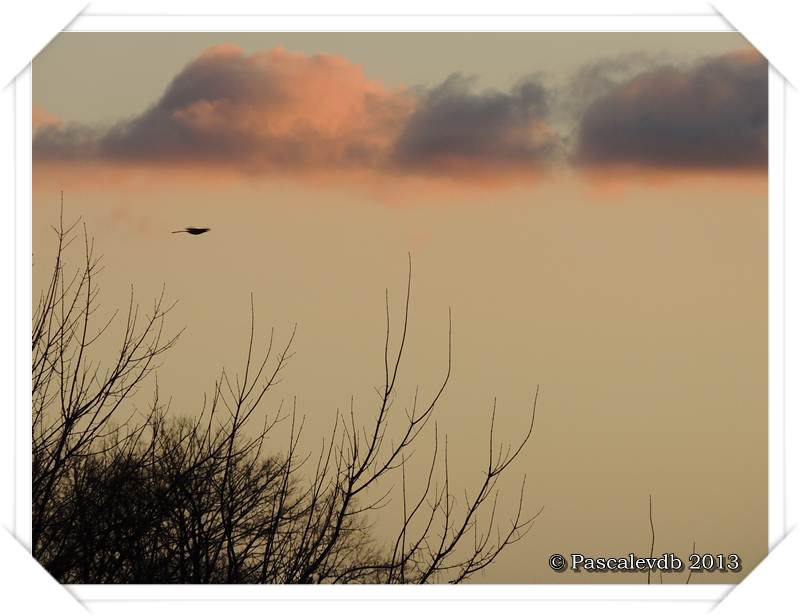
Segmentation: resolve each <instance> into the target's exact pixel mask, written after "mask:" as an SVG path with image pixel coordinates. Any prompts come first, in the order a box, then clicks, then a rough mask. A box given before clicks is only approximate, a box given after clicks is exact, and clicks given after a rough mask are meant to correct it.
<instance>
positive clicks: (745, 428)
mask: <svg viewBox="0 0 800 616" xmlns="http://www.w3.org/2000/svg"><path fill="white" fill-rule="evenodd" d="M766 83H767V67H766V62H765V61H764V60H763V58H761V57H760V56H759V55H758V54H757V53H755V52H754V51H753V50H752V49H751V48H750V47H749V45H748V44H747V42H746V41H745V40H744V39H743V38H742V37H740V36H739V35H736V34H727V33H725V34H722V33H701V34H677V33H675V34H662V33H643V34H626V33H608V34H605V33H604V34H571V33H547V34H544V33H513V34H512V33H508V34H435V33H434V34H387V33H380V34H354V33H350V34H346V33H342V34H323V33H315V34H277V33H275V34H273V33H246V34H231V33H221V34H213V33H209V34H205V33H202V34H201V33H198V34H127V33H125V34H123V33H110V34H84V33H70V34H62V35H61V36H59V37H58V38H57V39H56V40H55V41H54V42H53V43H52V44H51V45H49V46H48V47H47V48H46V49H45V50H44V51H43V52H42V53H41V54H40V55H39V56H38V57H37V59H36V60H35V61H34V64H33V100H34V124H35V125H36V126H35V128H36V131H35V134H34V198H33V245H34V253H35V259H34V263H35V265H34V272H33V274H34V289H35V290H36V289H37V288H38V287H37V284H40V283H41V281H42V279H43V277H44V276H46V275H47V274H48V271H47V269H46V267H47V264H48V263H49V258H50V257H51V256H52V253H53V242H52V231H51V230H50V225H51V224H53V223H54V221H55V216H56V214H57V209H58V194H59V191H60V190H61V189H63V190H64V191H65V211H66V215H67V217H68V218H69V217H77V216H82V217H83V218H84V220H85V221H86V223H87V227H88V230H89V231H90V233H92V234H93V235H94V236H95V238H96V246H97V249H98V251H99V252H102V253H103V254H104V261H105V269H104V272H103V279H102V285H103V302H104V309H106V310H108V311H110V310H111V309H112V308H113V307H114V306H117V305H119V304H120V303H121V302H125V301H127V294H128V293H129V290H130V285H131V284H133V285H134V287H135V291H136V295H137V298H139V300H140V301H141V302H142V303H143V304H145V305H146V304H148V303H149V301H150V298H151V297H152V296H153V295H155V294H157V293H158V292H159V290H160V289H161V286H162V285H165V286H166V290H167V295H168V297H170V298H174V299H177V300H179V303H178V305H177V306H176V308H175V309H174V311H173V313H172V314H171V315H170V321H169V322H170V323H171V324H172V325H173V327H174V328H175V329H179V328H180V327H183V326H184V325H185V326H186V327H187V330H186V332H185V334H184V335H183V337H182V338H181V340H180V343H179V344H178V346H177V347H176V348H175V349H174V350H173V351H171V352H170V354H169V355H168V356H167V357H166V358H165V360H164V365H163V366H162V367H161V369H160V370H159V385H160V387H161V388H162V390H163V391H168V392H170V395H171V396H172V409H173V411H174V412H176V413H195V412H197V410H198V409H199V406H200V404H201V403H202V397H203V393H204V392H209V391H210V390H211V388H212V387H213V383H214V379H215V377H216V376H217V375H218V373H219V370H220V369H221V367H222V366H223V365H224V366H227V367H228V368H231V369H236V368H238V367H240V366H241V364H242V362H243V360H244V355H243V353H244V351H245V344H246V342H247V338H246V336H247V329H248V316H249V297H250V293H251V292H252V293H253V296H254V298H255V304H256V312H257V318H258V327H259V329H260V331H261V332H263V333H265V334H266V333H268V331H269V328H270V327H272V326H274V327H275V332H276V335H277V336H278V339H279V340H280V339H284V338H285V337H286V336H287V335H288V333H289V331H290V328H291V326H292V324H293V323H295V322H296V323H297V324H298V334H297V338H296V346H295V351H296V355H295V358H294V359H293V360H292V363H291V365H290V367H289V369H288V372H287V373H286V377H285V379H284V380H283V382H282V383H281V384H280V386H279V391H276V393H275V395H274V396H273V398H272V399H271V400H270V401H269V403H270V404H271V405H273V406H274V405H276V404H277V402H278V401H279V399H280V397H284V398H286V399H291V398H292V397H293V396H296V397H297V404H298V408H299V409H300V410H301V411H302V412H304V413H305V414H306V415H307V417H308V420H307V428H306V430H307V432H306V437H305V441H304V442H305V445H306V447H307V448H308V449H313V448H314V447H316V445H317V443H318V442H319V439H320V438H321V436H322V435H323V434H325V433H326V431H327V430H329V429H330V427H331V424H332V422H333V416H334V413H335V410H336V409H337V408H345V407H347V406H348V405H349V401H350V398H351V396H354V399H355V404H356V407H357V409H358V410H359V412H360V413H361V414H362V417H364V418H365V420H366V419H367V418H368V417H369V412H370V410H371V409H372V407H371V404H372V403H373V402H374V392H373V390H372V388H373V387H374V386H375V385H378V384H379V382H380V380H381V374H382V370H383V364H382V361H383V355H382V354H383V327H384V312H383V310H384V307H383V302H384V289H386V288H387V287H388V288H389V292H390V300H391V301H392V310H393V315H394V316H395V317H396V318H397V317H399V315H400V309H401V299H402V294H403V291H404V282H405V277H406V268H407V254H408V253H409V252H410V253H411V255H412V258H413V268H414V271H413V283H412V284H413V289H412V307H411V320H410V334H409V347H408V355H407V358H406V364H405V367H404V369H403V370H402V371H401V375H400V378H401V381H400V385H401V387H400V401H401V402H402V401H408V399H409V398H410V397H411V396H413V393H414V387H415V386H416V385H417V384H419V385H420V387H421V392H422V393H423V394H425V393H430V392H431V391H432V389H433V387H434V386H435V385H436V383H437V382H438V379H439V378H441V376H442V374H443V370H444V368H445V362H446V336H447V311H448V308H452V312H453V336H454V338H453V353H454V359H453V378H452V381H451V383H450V385H449V387H448V390H447V393H446V396H445V398H444V399H443V402H442V404H441V406H440V407H439V408H438V411H437V413H438V418H439V427H440V430H445V431H446V432H447V433H448V435H449V440H448V443H449V447H450V455H451V468H452V467H457V468H458V477H459V481H461V482H462V483H463V487H464V488H469V487H470V486H474V485H475V484H476V483H477V481H479V479H480V473H481V472H482V471H481V468H482V467H481V465H482V464H483V461H484V458H483V455H484V453H485V451H486V436H487V427H488V421H489V411H490V408H491V404H492V399H493V398H494V397H497V403H498V420H497V421H498V430H497V432H498V436H499V437H500V438H502V439H503V440H505V441H510V442H513V441H514V439H515V438H516V437H518V436H519V434H520V432H521V431H522V430H523V429H524V427H525V422H526V419H527V417H528V415H527V413H528V410H529V408H530V402H531V400H532V396H533V392H534V391H535V389H536V386H537V384H538V385H540V386H541V392H542V393H541V398H540V406H539V409H538V414H537V424H536V431H535V437H534V439H533V441H532V442H531V444H530V446H529V448H528V449H527V450H526V451H525V453H524V455H523V457H522V459H521V460H520V463H519V466H518V467H517V468H516V469H515V470H514V474H513V476H511V475H510V476H509V477H508V478H506V482H505V483H504V486H505V487H503V488H502V491H501V499H502V498H503V497H505V498H506V499H507V500H506V504H507V507H506V508H505V509H504V511H503V512H502V513H503V514H504V515H506V516H507V515H510V510H511V508H512V507H513V505H514V504H515V500H514V499H515V493H514V487H515V485H516V482H517V481H518V480H519V479H520V478H521V475H522V473H523V472H524V473H527V476H528V491H527V498H526V502H527V505H528V509H529V510H530V511H536V510H538V509H539V508H540V507H542V506H544V508H545V509H544V512H543V514H542V516H541V517H540V518H539V520H538V521H537V523H536V525H535V527H534V529H533V531H532V533H531V534H530V535H529V536H528V537H527V539H526V540H525V541H524V542H522V543H519V544H516V545H514V546H512V547H511V548H509V550H508V551H507V552H506V553H504V554H503V555H502V556H501V558H500V559H499V560H498V562H497V563H496V564H495V565H494V566H493V567H492V568H491V569H490V570H488V571H487V572H486V574H485V575H483V576H479V577H478V578H476V580H475V581H479V582H546V583H558V582H576V581H577V582H588V583H603V582H616V583H626V582H634V581H642V580H643V579H644V576H641V575H640V576H638V577H637V576H632V577H622V576H614V577H611V576H608V575H595V576H590V575H582V576H580V577H577V576H574V575H570V574H567V573H564V574H555V573H553V572H551V571H550V570H549V569H548V567H547V564H546V563H547V557H548V556H549V555H550V554H552V553H554V552H561V553H565V554H566V553H569V552H574V551H580V552H585V553H587V554H594V555H606V556H608V555H626V554H627V553H628V552H630V551H634V552H636V553H637V554H646V553H647V552H648V551H649V545H650V528H649V521H648V510H647V502H648V494H652V495H653V503H654V522H655V526H656V533H657V538H656V546H655V550H656V552H657V553H659V554H660V553H661V552H676V553H678V554H681V555H685V554H687V553H688V551H689V550H690V548H691V546H692V542H693V541H694V542H696V544H697V548H698V551H702V552H704V551H707V552H713V553H718V552H724V553H729V552H738V553H739V554H740V555H741V556H742V560H743V563H744V566H745V572H746V571H747V570H749V569H750V568H751V567H752V566H754V565H755V564H757V562H758V560H760V558H762V557H763V555H764V554H765V553H766V551H767V516H766V514H767V190H766V134H767V116H766V113H767V105H766V102H767V91H766ZM187 225H194V226H208V227H211V229H212V230H211V232H210V233H208V234H206V235H204V236H200V237H189V236H187V235H173V234H171V233H170V232H171V231H172V230H174V229H178V228H182V227H185V226H187ZM271 408H272V407H271ZM393 521H394V522H396V520H394V519H393V518H392V515H391V511H390V512H389V513H387V514H386V515H385V516H382V518H381V520H377V521H376V524H377V529H378V530H377V532H379V533H381V532H385V531H386V529H388V528H391V527H392V526H391V525H392V522H393ZM730 579H738V577H736V576H732V577H729V578H727V579H725V580H723V579H722V578H721V577H720V576H712V575H708V574H706V575H696V576H694V577H693V580H692V581H693V582H698V583H701V582H704V581H708V582H720V581H727V580H730ZM665 581H666V578H665ZM673 581H674V580H673Z"/></svg>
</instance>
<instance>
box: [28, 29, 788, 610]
mask: <svg viewBox="0 0 800 616" xmlns="http://www.w3.org/2000/svg"><path fill="white" fill-rule="evenodd" d="M259 30H264V31H287V32H289V31H302V32H312V31H352V32H358V31H387V32H388V31H484V32H488V31H515V32H516V31H617V32H641V31H653V32H657V31H691V32H701V31H707V32H729V31H732V30H733V29H732V28H731V26H730V25H729V24H728V22H727V21H726V20H725V19H724V18H722V17H721V16H718V15H708V14H705V15H703V14H694V15H680V16H666V15H640V16H637V15H602V16H601V15H592V16H580V15H553V14H547V15H536V16H529V15H513V16H498V15H480V16H478V15H461V16H442V15H434V16H423V15H402V16H389V15H368V16H344V15H324V16H300V15H272V16H263V15H261V16H230V15H180V16H179V15H167V16H155V15H146V16H145V15H93V14H84V15H81V16H79V17H78V18H77V19H76V20H75V21H73V22H72V23H71V24H70V25H69V26H68V27H67V28H66V30H65V31H68V32H99V31H118V32H123V31H126V32H128V31H175V32H193V31H259ZM31 84H32V80H31V69H30V67H28V68H27V69H26V70H25V71H23V73H22V74H21V75H20V76H19V77H18V78H17V80H16V82H15V84H14V93H15V96H14V98H15V108H16V134H15V152H16V161H17V168H16V176H15V180H16V181H15V189H16V190H15V196H16V206H15V230H16V239H17V243H16V255H15V256H16V259H15V267H16V276H15V291H16V304H15V324H16V332H17V336H16V342H17V343H18V342H19V341H22V340H25V339H26V336H27V335H28V334H29V330H30V313H31V277H30V271H31V269H30V266H31V260H30V255H31V254H32V252H31V249H32V246H31V208H30V203H31V166H30V161H31ZM769 86H770V101H769V109H770V118H769V122H770V125H769V138H770V145H769V148H770V150H769V153H770V167H769V319H770V323H769V545H770V548H771V547H773V546H774V545H775V544H776V543H777V542H778V541H780V539H782V538H783V537H784V535H785V533H786V528H785V523H786V514H785V503H786V500H785V498H786V494H785V490H786V483H785V468H784V462H785V442H784V424H785V409H784V406H783V404H784V391H785V367H784V344H785V343H784V333H785V321H784V319H785V314H784V299H785V268H784V255H785V228H784V223H785V210H784V208H785V204H784V185H785V167H784V164H785V160H784V156H785V138H784V137H785V115H784V114H785V82H784V80H783V78H782V77H781V76H780V75H779V74H778V73H776V72H775V71H774V69H770V80H769ZM15 346H16V356H15V359H16V365H17V366H25V365H27V362H29V361H30V349H29V347H28V346H27V345H24V344H23V345H19V344H16V345H15ZM15 384H16V388H15V389H16V391H15V401H16V422H15V423H16V430H15V433H16V451H15V458H16V461H17V465H16V469H15V473H16V482H15V489H16V508H15V512H16V514H15V520H14V526H15V534H16V536H17V538H18V539H19V540H20V542H21V543H23V545H25V546H26V547H27V548H28V549H29V548H30V520H31V511H30V502H31V492H30V480H29V477H30V471H31V464H30V439H29V435H30V423H29V422H30V414H29V413H28V412H27V411H28V410H29V408H30V397H29V394H28V392H29V391H30V389H29V388H30V381H29V377H28V375H27V372H26V371H22V370H17V371H16V380H15ZM67 588H68V590H69V591H70V592H71V593H72V594H73V595H74V596H75V597H76V598H78V599H79V600H80V601H82V602H86V601H88V602H96V601H100V602H108V601H126V600H156V601H175V600H181V601H186V600H204V601H207V600H226V601H229V600H277V601H285V600H299V599H306V600H307V599H309V598H313V599H318V600H352V599H358V600H367V601H373V600H378V599H384V600H385V599H395V600H396V599H400V600H402V599H415V600H419V599H423V600H431V599H432V600H441V599H450V600H453V599H455V600H459V601H475V600H486V599H491V600H498V599H502V600H509V601H520V600H521V601H530V600H545V601H548V600H564V599H567V600H579V601H585V600H593V599H594V600H613V599H621V600H658V599H661V600H663V599H672V600H684V601H685V600H705V601H718V600H719V599H721V598H722V597H724V596H725V595H726V594H727V593H728V592H729V591H730V590H731V589H732V588H734V586H733V585H717V584H715V585H689V586H682V585H666V586H644V585H628V584H619V585H605V584H604V585H577V584H565V585H468V586H460V587H458V590H456V589H455V588H454V587H449V586H441V585H438V586H430V587H426V588H416V587H398V588H392V587H384V586H360V587H335V586H321V587H316V589H315V590H314V591H313V592H311V593H309V591H308V590H307V589H306V588H305V587H297V586H265V587H259V586H235V587H232V586H159V585H146V586H101V585H70V586H67ZM310 594H311V595H313V597H309V595H310Z"/></svg>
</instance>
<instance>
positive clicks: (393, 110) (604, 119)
mask: <svg viewBox="0 0 800 616" xmlns="http://www.w3.org/2000/svg"><path fill="white" fill-rule="evenodd" d="M623 64H624V66H616V65H615V66H613V67H612V68H613V69H614V70H613V71H605V72H604V73H603V74H602V75H600V77H602V80H601V81H602V84H601V85H602V87H601V88H600V87H598V79H599V77H598V70H599V69H598V68H597V67H596V66H592V67H585V70H583V71H579V72H578V74H577V79H576V81H575V82H574V83H573V87H572V88H568V89H566V90H563V91H560V92H559V91H554V90H552V89H548V88H547V87H545V85H544V84H543V82H542V80H541V79H540V78H534V77H528V78H524V79H522V80H520V81H519V82H517V83H516V84H515V85H514V86H512V87H511V88H509V89H508V90H506V91H497V90H489V91H478V90H477V88H476V87H475V82H474V80H473V79H471V78H468V77H465V76H463V75H460V74H454V75H451V76H450V77H449V78H447V79H446V80H445V81H444V82H443V83H441V84H439V85H438V86H435V87H432V88H428V89H423V88H405V87H401V88H390V87H387V86H386V85H385V84H384V83H382V82H380V81H377V80H374V79H369V78H367V77H366V76H365V75H364V73H363V70H362V69H361V67H359V66H357V65H355V64H352V63H351V62H349V61H348V60H346V59H345V58H342V57H339V56H333V55H325V54H319V55H313V56H307V55H304V54H300V53H292V52H289V51H286V50H284V49H282V48H276V49H272V50H269V51H263V52H258V53H254V54H251V55H247V54H245V53H244V51H243V50H242V49H241V48H239V47H237V46H234V45H222V46H217V47H212V48H210V49H207V50H206V51H204V52H203V53H202V54H200V55H199V56H198V57H196V58H195V59H194V60H192V61H191V62H190V63H189V64H188V65H187V66H186V67H184V68H183V69H182V70H181V71H180V72H179V73H178V74H177V75H176V76H175V77H174V78H173V79H172V81H171V82H170V83H169V85H168V86H167V88H166V89H165V91H164V93H163V94H162V96H161V97H160V98H159V100H158V101H157V102H156V103H155V104H154V105H153V106H152V107H150V108H149V109H147V110H145V111H144V112H142V113H140V114H138V115H135V116H133V117H131V118H127V119H124V120H121V121H119V122H118V123H116V124H114V125H112V126H107V127H99V126H90V125H83V124H76V123H62V122H60V121H59V120H58V119H57V118H55V117H53V116H51V115H49V114H48V113H47V112H46V111H45V110H43V109H40V108H37V109H35V110H34V140H33V156H34V169H35V171H36V169H37V167H38V168H39V169H40V170H42V173H40V174H37V176H36V177H42V176H45V175H47V174H48V173H50V172H51V171H53V170H55V169H61V170H63V169H68V170H70V171H71V172H72V173H73V174H75V173H77V171H76V169H77V170H79V172H80V173H83V174H85V175H88V174H86V173H84V172H86V171H88V172H89V174H91V173H96V172H97V170H98V169H104V170H105V171H106V173H105V175H106V178H105V180H103V184H104V185H108V183H109V182H113V181H116V178H118V177H121V176H122V175H124V174H125V173H127V172H129V171H131V170H135V171H140V170H151V171H156V172H157V173H162V174H163V173H167V174H182V175H183V176H186V177H188V178H190V179H195V178H206V179H207V178H211V177H214V176H216V175H219V174H227V175H230V174H238V175H246V176H252V177H274V176H278V177H297V176H301V177H303V178H304V179H312V180H314V179H317V178H326V179H333V180H339V181H343V182H348V181H353V179H354V178H356V177H357V179H358V180H360V181H361V180H363V181H369V180H371V179H372V180H376V181H379V182H381V183H383V184H384V185H386V184H387V183H389V182H392V181H393V180H396V179H398V178H400V179H406V178H411V179H424V180H429V179H434V180H443V181H446V182H451V183H453V184H456V185H465V186H469V185H474V184H475V183H497V182H510V181H513V182H518V181H530V180H531V179H532V178H537V177H539V176H540V175H542V174H543V173H545V172H547V171H549V170H551V169H554V168H559V167H562V168H563V167H564V166H571V167H573V168H575V169H578V170H582V171H584V170H585V171H590V172H596V171H597V170H604V169H610V168H615V169H619V168H622V169H625V170H627V171H628V172H631V171H632V172H633V173H636V172H637V170H638V172H643V171H644V172H648V171H652V170H666V171H669V172H675V171H679V172H680V171H707V172H720V171H723V172H724V171H741V170H754V171H758V172H763V171H766V161H767V64H766V61H765V60H764V58H763V57H761V56H760V55H759V54H758V53H756V52H755V51H747V52H740V53H735V54H728V55H724V56H719V57H716V58H710V59H706V60H704V61H702V62H700V63H698V64H696V65H694V66H691V67H688V68H685V67H677V66H660V67H653V66H650V65H648V66H643V65H635V64H630V62H628V61H624V62H623ZM613 74H618V75H622V77H618V79H617V80H616V81H615V80H613V79H610V78H608V77H607V75H613ZM631 74H633V76H631ZM581 92H582V93H583V94H582V95H581V98H582V99H581V100H580V101H578V100H577V98H578V97H577V94H576V93H581ZM559 96H560V97H561V98H559ZM583 99H585V100H583ZM554 108H555V110H556V111H558V112H560V113H561V114H562V116H563V111H564V110H565V109H566V110H573V111H571V112H570V113H571V114H572V116H573V117H572V118H571V122H572V126H573V127H577V129H576V131H575V135H576V136H575V138H574V139H573V145H571V146H570V147H569V148H566V146H565V144H566V143H567V139H566V137H565V136H564V135H567V134H569V132H570V127H569V126H565V125H563V118H561V120H559V121H556V120H554V116H558V115H559V114H558V113H553V110H554ZM559 122H560V123H559ZM556 127H559V128H556ZM63 177H68V174H63Z"/></svg>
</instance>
